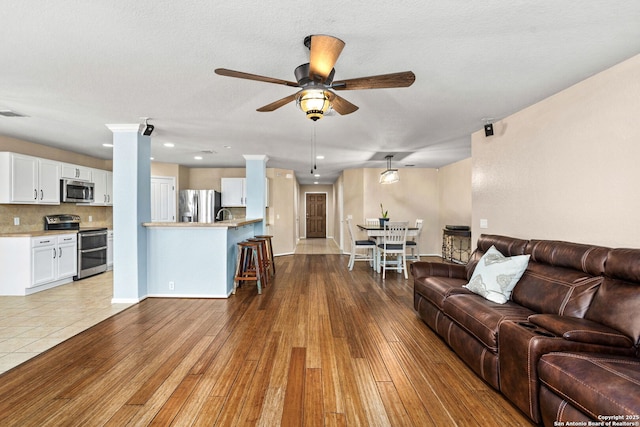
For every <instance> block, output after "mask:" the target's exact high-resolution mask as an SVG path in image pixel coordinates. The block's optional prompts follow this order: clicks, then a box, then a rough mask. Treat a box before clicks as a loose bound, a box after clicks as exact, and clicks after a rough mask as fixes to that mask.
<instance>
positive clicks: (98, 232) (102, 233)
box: [44, 215, 107, 280]
mask: <svg viewBox="0 0 640 427" xmlns="http://www.w3.org/2000/svg"><path fill="white" fill-rule="evenodd" d="M44 229H45V230H69V231H77V232H78V272H77V274H76V275H75V276H73V280H78V279H82V278H85V277H88V276H93V275H94V274H98V273H102V272H104V271H107V229H106V228H90V229H80V216H79V215H47V216H45V217H44Z"/></svg>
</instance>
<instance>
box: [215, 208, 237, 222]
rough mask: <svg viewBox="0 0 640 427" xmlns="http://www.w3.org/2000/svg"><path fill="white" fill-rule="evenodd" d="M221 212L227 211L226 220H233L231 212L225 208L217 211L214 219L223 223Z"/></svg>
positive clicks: (222, 213)
mask: <svg viewBox="0 0 640 427" xmlns="http://www.w3.org/2000/svg"><path fill="white" fill-rule="evenodd" d="M223 211H227V212H228V213H229V218H227V219H233V215H232V214H231V211H230V210H229V209H227V208H222V209H220V210H219V211H218V215H216V219H217V220H223V221H224V212H223Z"/></svg>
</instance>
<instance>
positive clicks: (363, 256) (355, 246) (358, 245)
mask: <svg viewBox="0 0 640 427" xmlns="http://www.w3.org/2000/svg"><path fill="white" fill-rule="evenodd" d="M347 228H348V229H349V236H350V237H351V255H350V256H349V264H348V267H349V271H351V270H353V265H354V264H355V262H356V261H369V264H371V265H374V264H373V263H374V261H375V258H374V257H375V250H376V242H374V241H373V240H356V237H355V234H354V232H353V225H352V224H351V219H349V218H348V219H347ZM362 249H365V250H366V252H365V253H357V251H358V250H362Z"/></svg>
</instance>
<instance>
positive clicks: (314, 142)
mask: <svg viewBox="0 0 640 427" xmlns="http://www.w3.org/2000/svg"><path fill="white" fill-rule="evenodd" d="M316 169H318V167H317V166H316V124H315V123H313V170H316Z"/></svg>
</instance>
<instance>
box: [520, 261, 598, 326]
mask: <svg viewBox="0 0 640 427" xmlns="http://www.w3.org/2000/svg"><path fill="white" fill-rule="evenodd" d="M601 282H602V278H601V277H594V276H591V275H589V274H588V273H585V272H583V271H579V270H574V269H570V268H564V267H557V266H551V265H547V264H541V263H539V262H535V261H533V260H531V261H530V262H529V266H528V267H527V270H526V271H525V272H524V274H523V275H522V277H521V278H520V281H519V282H518V283H517V284H516V287H515V288H514V289H513V293H512V294H511V299H512V300H513V301H514V302H516V303H518V304H520V305H523V306H525V307H528V308H530V309H531V310H533V311H535V312H537V313H547V314H562V315H566V316H572V317H584V315H585V313H586V311H587V309H588V308H589V304H590V303H591V301H592V299H593V296H594V295H595V293H596V291H597V290H598V286H599V285H600V283H601Z"/></svg>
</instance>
